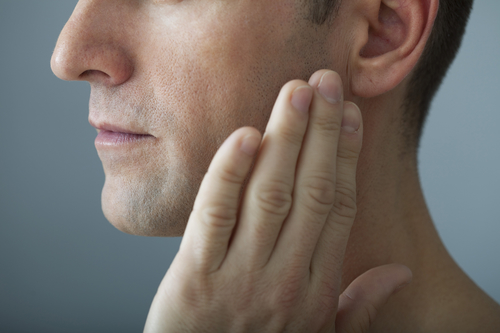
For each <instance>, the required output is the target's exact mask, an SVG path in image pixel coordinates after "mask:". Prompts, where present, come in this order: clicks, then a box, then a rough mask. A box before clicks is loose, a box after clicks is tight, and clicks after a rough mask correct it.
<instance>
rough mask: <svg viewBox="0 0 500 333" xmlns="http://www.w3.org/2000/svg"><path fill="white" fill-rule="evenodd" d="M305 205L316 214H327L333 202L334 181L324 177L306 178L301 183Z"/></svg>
mask: <svg viewBox="0 0 500 333" xmlns="http://www.w3.org/2000/svg"><path fill="white" fill-rule="evenodd" d="M302 186H303V188H304V192H305V194H306V198H307V199H306V203H305V205H306V206H307V207H308V208H309V209H311V210H312V211H313V212H314V213H317V214H321V215H324V214H327V213H328V212H329V211H330V209H331V207H332V204H333V203H334V201H335V181H334V180H333V179H331V178H329V177H328V176H327V175H325V176H314V177H308V178H306V179H305V180H304V181H303V185H302Z"/></svg>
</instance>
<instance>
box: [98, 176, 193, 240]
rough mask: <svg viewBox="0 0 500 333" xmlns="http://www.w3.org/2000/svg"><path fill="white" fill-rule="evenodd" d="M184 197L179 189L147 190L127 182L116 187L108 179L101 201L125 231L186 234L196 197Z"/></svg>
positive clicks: (110, 218) (112, 220) (108, 216)
mask: <svg viewBox="0 0 500 333" xmlns="http://www.w3.org/2000/svg"><path fill="white" fill-rule="evenodd" d="M168 194H170V195H168ZM177 194H179V193H177ZM182 197H183V196H180V197H177V196H176V193H175V192H174V193H168V191H166V192H165V191H152V190H151V189H150V190H149V191H146V193H145V192H144V188H142V189H141V186H135V187H134V189H133V190H130V189H128V188H127V186H124V185H123V184H122V186H114V184H113V183H112V182H110V181H108V180H106V183H105V185H104V187H103V190H102V196H101V204H102V210H103V213H104V216H105V217H106V219H107V220H108V221H109V222H110V223H111V224H112V225H113V226H114V227H115V228H117V229H118V230H120V231H122V232H124V233H127V234H131V235H137V236H148V237H180V236H182V235H183V234H184V230H185V229H186V225H187V222H188V220H189V216H190V213H191V210H192V206H193V204H194V198H193V199H192V200H189V198H182Z"/></svg>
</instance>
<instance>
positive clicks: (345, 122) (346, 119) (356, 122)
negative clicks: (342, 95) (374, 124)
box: [342, 102, 362, 133]
mask: <svg viewBox="0 0 500 333" xmlns="http://www.w3.org/2000/svg"><path fill="white" fill-rule="evenodd" d="M361 119H362V116H361V110H360V109H359V107H358V106H357V105H356V104H354V103H353V102H345V103H344V114H343V116H342V130H343V131H345V132H347V133H357V132H358V131H359V129H360V127H361Z"/></svg>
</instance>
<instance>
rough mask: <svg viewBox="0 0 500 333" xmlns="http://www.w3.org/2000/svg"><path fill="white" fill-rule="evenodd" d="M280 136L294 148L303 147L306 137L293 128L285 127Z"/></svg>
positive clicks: (281, 129)
mask: <svg viewBox="0 0 500 333" xmlns="http://www.w3.org/2000/svg"><path fill="white" fill-rule="evenodd" d="M280 136H281V138H282V139H283V140H285V142H286V143H288V144H291V145H294V146H301V145H302V140H303V137H304V136H303V134H302V133H300V132H298V131H297V129H295V128H293V127H291V126H283V127H282V128H280Z"/></svg>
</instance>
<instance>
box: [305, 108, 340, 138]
mask: <svg viewBox="0 0 500 333" xmlns="http://www.w3.org/2000/svg"><path fill="white" fill-rule="evenodd" d="M328 111H330V110H328ZM311 126H312V130H313V131H315V132H317V133H328V134H329V136H330V135H331V134H330V133H334V132H339V131H340V127H341V123H340V120H339V119H337V118H336V117H332V114H331V112H329V113H327V114H321V113H319V114H317V115H316V117H315V118H314V121H312V123H311Z"/></svg>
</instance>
